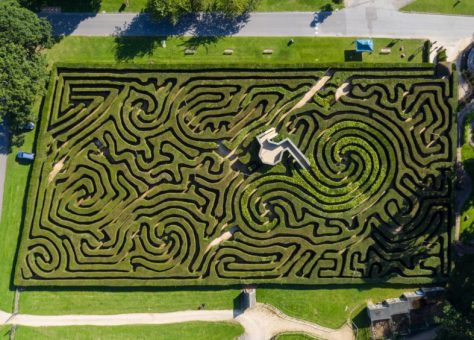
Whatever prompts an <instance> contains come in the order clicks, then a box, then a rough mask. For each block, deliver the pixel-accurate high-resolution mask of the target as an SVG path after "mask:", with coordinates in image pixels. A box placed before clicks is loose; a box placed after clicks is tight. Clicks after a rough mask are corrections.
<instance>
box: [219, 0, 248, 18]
mask: <svg viewBox="0 0 474 340" xmlns="http://www.w3.org/2000/svg"><path fill="white" fill-rule="evenodd" d="M215 5H216V9H217V11H218V12H222V13H225V14H226V15H228V16H239V15H242V14H244V13H246V12H249V11H251V10H253V9H255V5H256V2H255V1H253V0H216V2H215Z"/></svg>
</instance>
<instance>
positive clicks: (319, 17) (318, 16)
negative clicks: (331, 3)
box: [310, 6, 333, 28]
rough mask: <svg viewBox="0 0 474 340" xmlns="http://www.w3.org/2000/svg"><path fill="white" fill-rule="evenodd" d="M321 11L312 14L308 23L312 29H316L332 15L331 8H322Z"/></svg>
mask: <svg viewBox="0 0 474 340" xmlns="http://www.w3.org/2000/svg"><path fill="white" fill-rule="evenodd" d="M321 9H322V11H319V12H314V15H313V20H312V21H311V23H310V26H311V27H312V28H316V27H317V26H318V25H319V24H322V23H323V22H324V21H325V20H326V19H327V18H329V17H330V16H331V15H332V13H333V12H332V7H324V6H323V7H322V8H321Z"/></svg>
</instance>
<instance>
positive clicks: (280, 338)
mask: <svg viewBox="0 0 474 340" xmlns="http://www.w3.org/2000/svg"><path fill="white" fill-rule="evenodd" d="M310 339H314V338H313V337H312V336H309V335H306V334H303V333H283V334H280V335H277V336H276V338H275V340H310Z"/></svg>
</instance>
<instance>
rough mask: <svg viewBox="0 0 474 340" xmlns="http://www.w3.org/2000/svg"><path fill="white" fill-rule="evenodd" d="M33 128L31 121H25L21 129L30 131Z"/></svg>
mask: <svg viewBox="0 0 474 340" xmlns="http://www.w3.org/2000/svg"><path fill="white" fill-rule="evenodd" d="M34 128H35V123H33V122H29V123H26V124H25V125H23V130H24V131H31V130H33V129H34Z"/></svg>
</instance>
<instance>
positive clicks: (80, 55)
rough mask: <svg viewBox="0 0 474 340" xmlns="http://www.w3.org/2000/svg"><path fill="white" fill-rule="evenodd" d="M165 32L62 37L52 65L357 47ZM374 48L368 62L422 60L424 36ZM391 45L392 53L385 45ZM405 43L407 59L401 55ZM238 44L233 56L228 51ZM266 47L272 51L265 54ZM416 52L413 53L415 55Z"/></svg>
mask: <svg viewBox="0 0 474 340" xmlns="http://www.w3.org/2000/svg"><path fill="white" fill-rule="evenodd" d="M164 39H165V38H163V37H153V38H150V37H141V38H131V37H122V38H114V37H73V36H69V37H66V38H64V39H62V40H61V41H60V42H59V43H57V44H56V45H54V46H53V48H52V49H50V50H47V51H46V52H45V53H46V56H47V59H48V62H49V64H51V65H52V64H54V63H57V62H64V63H66V62H72V63H77V62H79V63H131V64H178V65H179V64H202V65H222V64H229V65H235V64H239V63H259V64H293V65H294V64H301V63H315V62H319V63H329V62H345V61H351V60H347V59H346V57H347V55H348V54H350V53H351V51H354V48H355V47H354V41H355V38H326V37H321V38H303V37H301V38H295V39H294V44H292V45H290V46H289V45H288V42H289V38H283V37H277V38H253V37H229V38H221V39H209V38H192V37H179V38H168V39H166V48H163V47H161V41H162V40H164ZM374 42H375V52H374V53H372V54H367V53H365V54H364V55H363V56H362V60H363V61H364V62H369V63H372V62H374V63H385V62H387V63H395V62H396V63H410V62H411V63H421V62H422V61H423V58H422V57H423V53H422V52H423V42H424V41H423V40H401V39H395V40H393V39H374ZM387 46H391V49H392V52H391V53H390V54H388V55H382V54H380V53H379V52H380V49H382V48H384V47H387ZM402 46H403V49H404V51H403V53H405V55H406V56H405V58H401V52H400V51H399V49H400V47H402ZM186 49H195V50H196V53H195V54H194V55H185V53H184V51H185V50H186ZM226 49H233V50H234V53H233V55H224V51H225V50H226ZM264 49H271V50H273V54H272V55H264V54H263V50H264ZM412 56H413V57H412Z"/></svg>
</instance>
